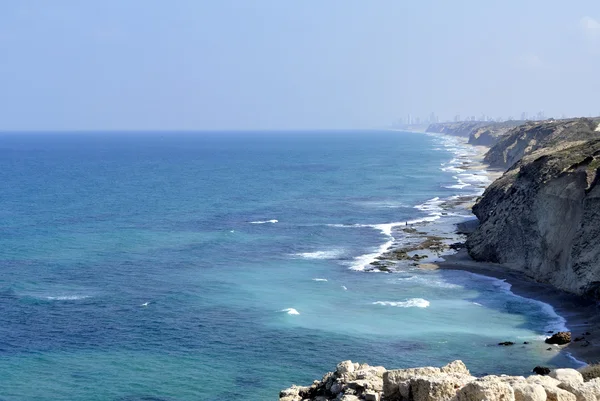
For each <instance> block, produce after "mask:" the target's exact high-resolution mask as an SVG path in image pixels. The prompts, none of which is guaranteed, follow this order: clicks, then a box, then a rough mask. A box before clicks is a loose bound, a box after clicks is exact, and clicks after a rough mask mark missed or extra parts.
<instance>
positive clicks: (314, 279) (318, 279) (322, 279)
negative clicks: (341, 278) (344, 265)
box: [312, 278, 327, 281]
mask: <svg viewBox="0 0 600 401" xmlns="http://www.w3.org/2000/svg"><path fill="white" fill-rule="evenodd" d="M312 281H327V279H326V278H313V279H312Z"/></svg>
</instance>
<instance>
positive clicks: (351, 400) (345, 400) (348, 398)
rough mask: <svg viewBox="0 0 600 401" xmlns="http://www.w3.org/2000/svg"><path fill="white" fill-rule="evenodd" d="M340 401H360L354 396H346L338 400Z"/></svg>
mask: <svg viewBox="0 0 600 401" xmlns="http://www.w3.org/2000/svg"><path fill="white" fill-rule="evenodd" d="M340 401H360V398H358V397H357V396H355V395H349V394H346V395H344V396H343V397H342V398H340Z"/></svg>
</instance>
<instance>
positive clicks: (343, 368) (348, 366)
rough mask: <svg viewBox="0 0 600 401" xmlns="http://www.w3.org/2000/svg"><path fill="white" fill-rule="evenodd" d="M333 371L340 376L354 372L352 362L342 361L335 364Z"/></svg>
mask: <svg viewBox="0 0 600 401" xmlns="http://www.w3.org/2000/svg"><path fill="white" fill-rule="evenodd" d="M335 371H336V373H337V374H340V375H341V374H344V373H352V372H354V364H353V363H352V361H342V362H340V363H338V364H337V367H336V369H335Z"/></svg>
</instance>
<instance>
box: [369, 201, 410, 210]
mask: <svg viewBox="0 0 600 401" xmlns="http://www.w3.org/2000/svg"><path fill="white" fill-rule="evenodd" d="M358 204H359V205H361V206H365V207H372V208H379V209H399V208H403V207H406V205H405V204H404V203H402V202H398V201H395V200H382V201H365V202H358Z"/></svg>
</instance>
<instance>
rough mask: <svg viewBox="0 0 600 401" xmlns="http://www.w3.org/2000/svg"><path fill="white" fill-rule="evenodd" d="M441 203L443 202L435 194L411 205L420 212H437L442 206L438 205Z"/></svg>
mask: <svg viewBox="0 0 600 401" xmlns="http://www.w3.org/2000/svg"><path fill="white" fill-rule="evenodd" d="M443 203H444V201H443V200H441V199H440V198H439V197H437V196H436V197H435V198H432V199H429V200H427V201H425V202H423V203H421V204H419V205H416V206H413V207H414V208H415V209H419V210H420V211H422V212H430V213H431V212H432V213H439V212H441V211H442V208H441V207H440V206H441V205H442V204H443Z"/></svg>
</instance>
